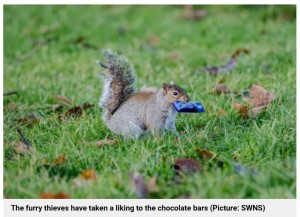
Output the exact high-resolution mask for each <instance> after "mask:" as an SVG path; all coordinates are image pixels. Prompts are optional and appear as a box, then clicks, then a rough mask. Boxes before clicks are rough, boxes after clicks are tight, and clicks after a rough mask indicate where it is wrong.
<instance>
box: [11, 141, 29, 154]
mask: <svg viewBox="0 0 300 217" xmlns="http://www.w3.org/2000/svg"><path fill="white" fill-rule="evenodd" d="M13 146H14V150H15V152H16V153H17V154H20V153H23V154H29V153H30V150H29V149H28V146H27V145H26V144H25V143H23V142H20V141H18V142H15V143H14V145H13Z"/></svg>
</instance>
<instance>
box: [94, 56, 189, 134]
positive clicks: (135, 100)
mask: <svg viewBox="0 0 300 217" xmlns="http://www.w3.org/2000/svg"><path fill="white" fill-rule="evenodd" d="M102 54H103V56H104V58H105V60H106V63H105V64H104V63H101V62H100V61H96V63H97V64H98V65H100V66H101V67H102V68H104V73H103V74H102V76H103V80H104V86H103V91H102V95H101V97H100V102H99V106H100V107H102V108H103V110H104V112H103V115H102V118H103V120H104V122H105V124H106V125H107V126H108V128H109V129H110V130H111V131H112V132H114V133H116V134H120V135H122V136H124V137H125V138H128V137H133V138H139V137H140V136H141V135H143V134H146V133H148V132H150V133H152V134H155V135H157V134H158V135H161V134H162V133H163V132H164V130H165V129H167V130H170V131H171V132H175V133H176V128H175V119H176V114H177V111H176V110H175V108H174V107H173V106H172V102H174V101H182V102H183V103H187V102H188V101H189V100H190V98H189V96H188V95H187V93H186V92H185V91H184V90H183V89H182V88H181V87H179V86H178V85H176V84H174V82H173V81H171V82H170V83H169V84H166V83H163V85H162V87H161V88H159V89H158V88H157V89H155V88H151V89H147V88H146V89H144V90H141V91H137V90H136V87H135V85H136V80H137V77H136V75H135V72H134V68H133V65H132V64H131V62H130V61H129V60H128V59H127V58H126V57H124V56H121V55H118V54H117V53H114V52H112V51H110V50H103V51H102Z"/></svg>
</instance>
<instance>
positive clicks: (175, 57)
mask: <svg viewBox="0 0 300 217" xmlns="http://www.w3.org/2000/svg"><path fill="white" fill-rule="evenodd" d="M169 59H170V60H171V61H173V62H178V61H181V60H182V57H181V55H179V54H172V55H170V56H169Z"/></svg>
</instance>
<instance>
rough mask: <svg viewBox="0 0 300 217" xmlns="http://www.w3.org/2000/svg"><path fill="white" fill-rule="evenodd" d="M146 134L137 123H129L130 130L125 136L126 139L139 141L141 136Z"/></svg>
mask: <svg viewBox="0 0 300 217" xmlns="http://www.w3.org/2000/svg"><path fill="white" fill-rule="evenodd" d="M144 133H145V130H143V129H142V128H141V127H140V126H139V125H137V124H136V123H134V122H132V121H129V122H128V130H126V131H125V132H124V134H123V136H124V137H125V138H127V137H131V138H135V139H138V138H139V137H140V136H141V135H143V134H144Z"/></svg>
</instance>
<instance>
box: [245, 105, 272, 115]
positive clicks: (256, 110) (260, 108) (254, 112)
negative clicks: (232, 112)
mask: <svg viewBox="0 0 300 217" xmlns="http://www.w3.org/2000/svg"><path fill="white" fill-rule="evenodd" d="M267 107H268V106H258V107H254V108H252V109H251V110H250V111H249V112H248V114H249V117H250V118H256V117H257V115H259V114H260V113H261V112H262V111H263V110H265V109H266V108H267Z"/></svg>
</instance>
